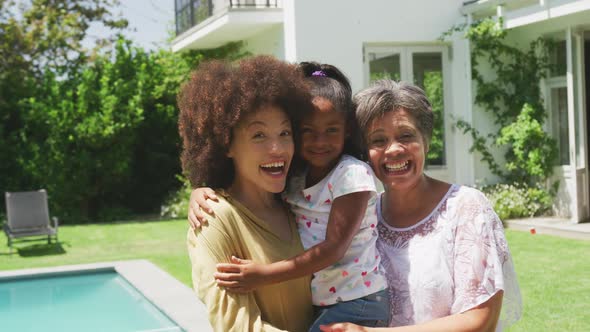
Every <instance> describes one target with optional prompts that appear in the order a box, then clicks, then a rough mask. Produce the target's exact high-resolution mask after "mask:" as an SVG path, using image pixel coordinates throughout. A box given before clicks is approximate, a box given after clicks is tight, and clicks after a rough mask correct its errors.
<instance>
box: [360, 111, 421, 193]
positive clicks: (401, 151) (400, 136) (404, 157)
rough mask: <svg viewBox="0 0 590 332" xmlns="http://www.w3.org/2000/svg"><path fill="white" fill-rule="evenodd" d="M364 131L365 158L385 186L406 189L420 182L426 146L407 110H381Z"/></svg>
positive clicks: (391, 188) (390, 188)
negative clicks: (366, 157) (366, 152)
mask: <svg viewBox="0 0 590 332" xmlns="http://www.w3.org/2000/svg"><path fill="white" fill-rule="evenodd" d="M365 134H366V139H367V148H368V152H369V161H370V162H371V165H372V166H373V170H374V171H375V175H376V176H377V178H379V180H381V182H382V183H383V186H384V187H385V188H386V189H389V190H404V189H409V188H412V187H414V186H416V185H417V184H418V183H419V182H420V180H421V179H422V176H423V172H424V161H425V158H426V152H427V151H428V146H427V143H426V141H425V140H424V135H422V133H421V132H420V130H419V128H418V126H417V125H416V120H415V119H414V117H413V116H412V115H411V114H410V113H409V112H408V111H407V110H405V109H403V108H402V109H397V110H393V111H389V112H385V114H383V116H381V117H378V118H375V119H373V120H372V121H371V122H370V124H369V126H368V128H367V132H366V133H365Z"/></svg>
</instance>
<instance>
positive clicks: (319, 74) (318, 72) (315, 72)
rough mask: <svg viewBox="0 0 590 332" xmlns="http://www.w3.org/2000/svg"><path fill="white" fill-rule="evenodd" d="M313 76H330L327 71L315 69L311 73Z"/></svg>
mask: <svg viewBox="0 0 590 332" xmlns="http://www.w3.org/2000/svg"><path fill="white" fill-rule="evenodd" d="M311 76H320V77H328V75H326V73H324V72H323V71H322V70H316V71H314V72H313V73H311Z"/></svg>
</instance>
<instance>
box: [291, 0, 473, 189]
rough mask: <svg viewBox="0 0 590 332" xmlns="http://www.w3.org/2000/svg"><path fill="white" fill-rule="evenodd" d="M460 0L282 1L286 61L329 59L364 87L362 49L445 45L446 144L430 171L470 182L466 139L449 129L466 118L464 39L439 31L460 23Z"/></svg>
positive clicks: (470, 163) (467, 85)
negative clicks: (443, 162) (446, 37)
mask: <svg viewBox="0 0 590 332" xmlns="http://www.w3.org/2000/svg"><path fill="white" fill-rule="evenodd" d="M462 3H463V1H462V0H448V1H430V0H416V1H411V2H410V1H401V0H398V1H391V0H369V1H339V0H322V1H316V0H285V1H284V7H283V8H284V9H283V10H284V32H285V34H284V40H285V59H286V60H288V61H292V62H300V61H318V62H323V63H330V64H333V65H335V66H337V67H338V68H340V69H341V70H342V71H344V72H345V73H346V74H347V76H348V77H349V79H350V80H351V84H352V87H353V91H355V92H356V91H358V90H360V89H362V88H364V87H366V81H367V78H366V75H368V73H366V69H365V64H364V62H363V56H364V47H367V46H369V47H370V46H379V45H399V46H418V45H441V44H443V45H447V46H448V54H449V61H448V62H447V63H446V68H445V75H446V76H447V77H446V78H445V79H446V80H447V83H448V84H447V85H446V86H445V90H446V91H445V94H446V96H447V98H446V99H447V100H446V104H445V122H446V124H445V127H446V128H445V129H446V130H445V131H446V137H445V142H446V144H447V146H448V147H449V148H448V149H447V167H446V168H445V169H444V170H434V171H431V172H430V173H431V174H432V175H433V176H435V177H437V178H440V179H443V180H446V181H451V182H457V183H463V184H470V185H472V184H474V180H475V177H474V167H475V166H474V163H475V160H474V155H473V154H471V153H469V152H468V150H469V147H470V146H471V139H470V138H469V137H467V136H465V135H463V134H462V133H461V132H459V131H458V130H455V129H454V128H453V123H454V120H453V118H462V119H465V120H468V121H471V93H470V91H469V90H470V86H471V84H470V76H469V70H468V68H469V66H470V64H469V53H468V42H467V41H466V40H464V39H463V38H462V36H461V35H460V34H456V35H455V36H454V37H453V38H451V40H450V41H447V42H445V43H442V42H441V41H439V40H438V38H439V37H441V35H442V34H443V33H444V32H446V31H448V30H449V29H450V28H451V27H453V26H454V25H455V24H460V23H463V22H465V17H464V16H462V15H461V13H460V9H461V7H462Z"/></svg>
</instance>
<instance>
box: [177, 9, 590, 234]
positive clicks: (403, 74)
mask: <svg viewBox="0 0 590 332" xmlns="http://www.w3.org/2000/svg"><path fill="white" fill-rule="evenodd" d="M175 5H176V7H175V8H176V30H177V37H176V38H175V39H174V40H173V42H172V49H173V50H174V51H183V50H187V49H192V48H201V49H202V48H213V47H218V46H221V45H223V44H225V43H227V42H231V41H239V40H242V41H244V42H245V46H244V47H245V48H246V49H247V50H248V51H250V52H251V53H253V54H271V55H274V56H276V57H278V58H280V59H284V60H287V61H290V62H300V61H310V60H312V61H318V62H323V63H330V64H333V65H336V66H337V67H339V68H340V69H342V70H343V71H344V72H345V73H346V74H347V75H348V77H349V78H350V80H351V83H352V86H353V89H354V90H355V91H358V90H360V89H362V88H363V87H366V86H367V85H368V84H369V82H370V80H371V78H376V77H380V76H383V75H384V74H385V75H386V76H388V77H392V78H396V79H402V80H405V81H410V82H415V83H417V84H419V85H420V84H423V83H424V82H425V80H426V79H428V77H430V76H428V75H429V74H428V73H435V74H437V75H438V77H441V76H442V80H441V84H442V88H443V89H442V91H443V93H442V95H441V98H442V101H441V104H442V105H443V106H444V110H443V112H444V123H443V124H441V126H443V128H442V129H443V134H442V135H443V137H444V146H443V147H441V151H440V152H441V155H440V157H439V158H438V159H437V161H436V162H435V163H434V164H437V165H432V166H430V167H429V169H428V173H429V174H431V175H432V176H434V177H437V178H440V179H443V180H446V181H450V182H456V183H462V184H468V185H474V184H478V183H482V182H487V183H489V182H493V181H495V179H494V177H493V176H492V174H491V173H490V171H489V170H488V169H487V167H486V165H485V164H484V163H483V162H481V161H480V157H479V156H478V155H477V154H472V153H470V152H469V148H470V147H471V143H472V142H471V139H470V138H469V137H468V136H466V135H464V134H462V133H461V132H460V131H459V130H456V129H455V128H454V126H453V123H454V120H453V119H457V118H461V119H464V120H466V121H468V122H469V123H471V124H472V125H473V126H474V127H475V128H477V129H478V130H480V131H481V132H486V131H490V130H491V129H492V128H493V127H492V124H491V120H490V118H489V116H488V115H486V114H485V113H484V112H482V111H481V110H477V107H476V106H474V104H473V94H474V91H475V90H474V87H473V83H472V80H471V70H470V68H471V63H470V49H471V48H470V45H469V41H468V40H466V39H464V38H463V37H462V35H461V34H454V35H453V37H452V38H451V39H450V40H449V41H446V42H441V41H439V37H440V36H441V35H442V34H443V33H444V32H446V31H448V30H449V29H450V28H451V27H453V26H456V25H458V24H463V23H468V22H471V21H472V20H474V19H478V18H481V17H489V16H492V17H493V16H501V17H503V22H504V25H505V28H507V29H509V35H510V37H511V40H513V41H514V42H515V43H517V44H518V43H522V44H523V45H528V43H529V42H530V41H532V40H534V39H536V38H537V37H539V36H551V37H553V38H554V39H556V40H558V45H559V47H558V50H557V55H556V57H555V59H556V61H558V62H559V63H558V64H559V65H561V67H562V68H563V69H564V70H563V71H562V72H557V73H555V74H553V75H552V76H551V77H550V78H548V79H546V80H544V82H541V86H542V87H543V93H544V99H545V101H546V106H547V110H548V111H549V112H550V116H549V121H548V125H547V130H548V131H549V132H550V133H552V135H553V137H555V138H556V139H557V140H558V142H559V148H560V151H559V153H560V165H559V166H556V178H558V179H560V183H561V186H560V188H561V189H560V192H559V195H558V198H557V199H556V202H555V211H556V213H557V215H559V216H561V217H565V218H569V219H570V220H572V221H573V222H579V221H583V220H587V219H588V218H590V204H589V203H590V202H589V200H590V198H589V189H590V188H589V182H588V166H587V165H588V146H589V145H590V144H589V143H590V142H589V141H588V135H587V127H588V122H587V121H590V119H588V117H587V110H588V109H587V106H586V105H587V103H586V100H587V99H588V96H590V0H479V1H478V0H471V1H462V0H444V1H441V0H413V1H402V0H363V1H353V0H175ZM427 76H428V77H427ZM586 82H589V83H588V84H586Z"/></svg>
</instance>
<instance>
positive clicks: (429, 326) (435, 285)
mask: <svg viewBox="0 0 590 332" xmlns="http://www.w3.org/2000/svg"><path fill="white" fill-rule="evenodd" d="M354 101H355V103H356V106H357V111H356V112H357V119H358V121H359V125H360V127H361V130H362V132H363V133H364V138H365V142H366V148H367V150H366V152H367V158H368V161H369V163H370V164H371V166H372V167H373V170H374V171H375V175H376V176H377V177H378V178H379V180H380V181H381V182H382V183H383V187H384V189H385V192H383V193H382V194H381V196H380V198H379V200H378V205H377V211H378V212H377V213H378V217H379V225H378V230H379V240H378V248H379V251H380V253H381V261H382V264H383V266H384V268H385V272H386V276H387V281H388V284H389V291H390V296H391V300H390V301H391V316H390V326H391V327H390V328H388V329H385V330H387V331H499V330H502V329H503V328H505V327H506V326H508V325H510V324H511V323H514V322H515V321H517V320H518V319H519V318H520V315H521V311H522V301H521V298H520V291H519V287H518V283H517V280H516V274H515V271H514V265H513V263H512V258H511V256H510V251H509V249H508V244H507V243H506V238H505V236H504V231H503V227H502V222H501V221H500V219H499V218H498V216H497V215H496V213H495V212H494V210H493V208H492V205H491V204H490V202H489V201H488V200H487V199H486V197H485V196H484V195H483V194H482V193H481V192H480V191H478V190H476V189H473V188H469V187H466V186H461V185H457V184H449V183H446V182H443V181H439V180H436V179H433V178H431V177H429V176H428V175H426V174H424V164H425V161H426V154H427V152H428V147H429V144H430V140H431V137H432V126H433V113H432V107H431V105H430V102H429V101H428V99H427V98H426V95H425V94H424V91H422V89H420V88H418V87H416V86H413V85H410V84H407V83H404V82H400V83H397V82H394V81H391V80H381V81H377V82H375V83H374V84H373V85H372V86H371V87H369V88H367V89H365V90H363V91H361V92H359V93H358V94H357V95H356V96H355V97H354ZM369 330H371V329H368V328H364V327H359V326H356V325H353V324H349V323H340V324H333V325H331V326H325V327H324V329H323V331H369Z"/></svg>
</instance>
